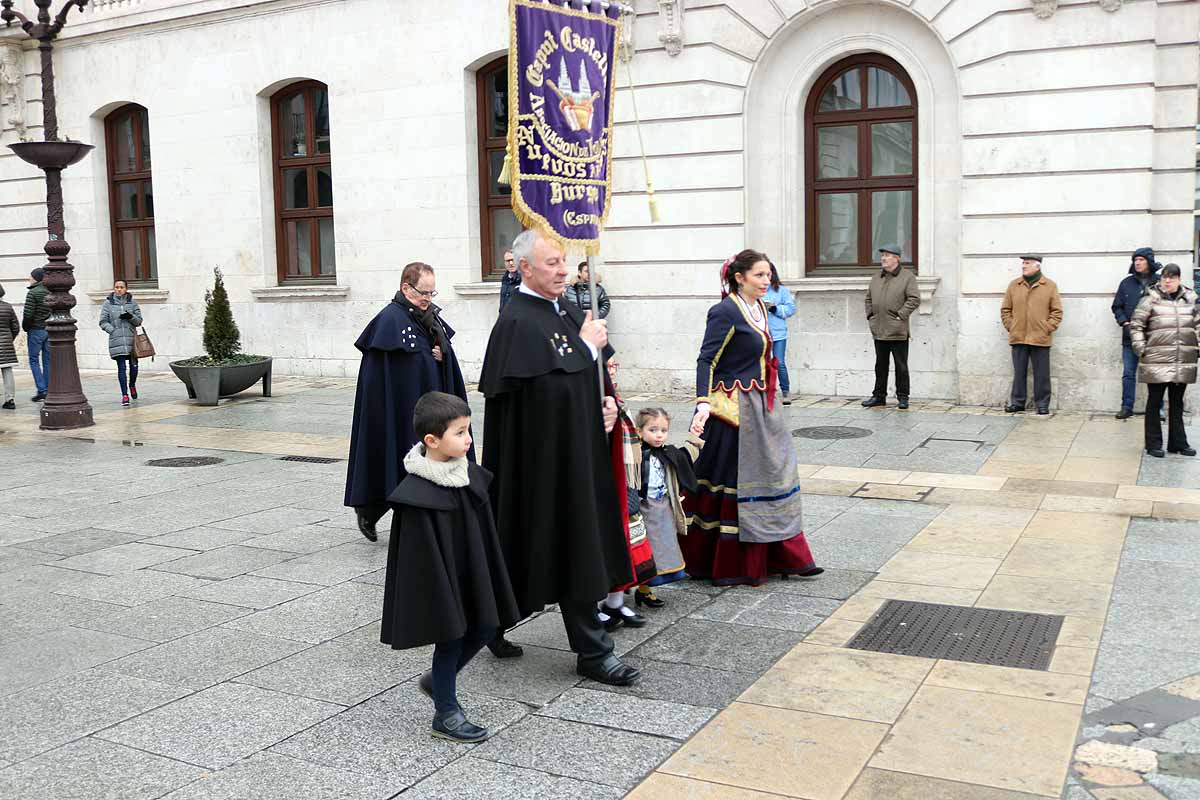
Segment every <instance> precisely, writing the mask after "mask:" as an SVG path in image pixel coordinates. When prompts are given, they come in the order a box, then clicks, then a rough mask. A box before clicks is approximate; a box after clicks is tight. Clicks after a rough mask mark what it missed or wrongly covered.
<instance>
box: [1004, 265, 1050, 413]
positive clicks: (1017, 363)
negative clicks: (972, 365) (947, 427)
mask: <svg viewBox="0 0 1200 800" xmlns="http://www.w3.org/2000/svg"><path fill="white" fill-rule="evenodd" d="M1062 318H1063V307H1062V298H1061V297H1059V296H1058V284H1056V283H1055V282H1054V281H1052V280H1050V279H1049V278H1047V277H1046V276H1045V275H1043V274H1042V257H1041V256H1021V277H1019V278H1017V279H1016V280H1014V281H1013V282H1012V283H1010V284H1009V285H1008V291H1007V292H1005V293H1004V302H1003V303H1001V304H1000V321H1001V322H1003V323H1004V329H1005V330H1006V331H1008V343H1009V344H1010V345H1012V359H1013V384H1012V396H1011V398H1010V399H1009V403H1008V405H1007V406H1006V407H1005V408H1004V410H1005V411H1007V412H1008V413H1010V414H1016V413H1019V412H1021V411H1024V410H1025V401H1026V375H1027V374H1028V372H1029V363H1030V362H1033V402H1034V405H1035V406H1037V413H1038V414H1039V415H1041V416H1047V415H1049V413H1050V337H1051V336H1052V335H1053V334H1054V331H1056V330H1057V329H1058V326H1059V325H1061V324H1062Z"/></svg>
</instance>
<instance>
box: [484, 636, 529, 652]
mask: <svg viewBox="0 0 1200 800" xmlns="http://www.w3.org/2000/svg"><path fill="white" fill-rule="evenodd" d="M487 648H488V650H491V651H492V655H494V656H495V657H496V658H520V657H521V656H523V655H525V648H523V647H521V645H519V644H513V643H512V642H510V641H509V640H508V639H505V638H504V634H500V635H499V636H497V637H496V638H495V639H492V640H491V641H490V642H488V646H487Z"/></svg>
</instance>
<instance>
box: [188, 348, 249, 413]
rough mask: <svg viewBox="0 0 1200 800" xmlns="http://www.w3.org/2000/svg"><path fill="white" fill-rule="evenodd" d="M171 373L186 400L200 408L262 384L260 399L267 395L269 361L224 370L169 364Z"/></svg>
mask: <svg viewBox="0 0 1200 800" xmlns="http://www.w3.org/2000/svg"><path fill="white" fill-rule="evenodd" d="M171 371H172V372H174V373H175V377H177V378H179V380H181V381H183V385H184V386H185V387H186V388H187V393H188V397H190V398H192V399H193V400H195V401H197V402H198V403H199V404H200V405H202V406H215V405H216V404H217V401H218V400H219V399H220V398H222V397H230V396H232V395H235V394H237V393H239V392H244V391H246V390H247V389H249V388H250V387H251V386H253V385H254V384H256V383H258V382H259V380H261V381H262V391H263V397H270V396H271V359H270V358H264V359H263V360H262V361H253V362H251V363H249V364H233V365H230V366H224V367H188V366H183V365H182V364H180V362H178V361H173V362H171Z"/></svg>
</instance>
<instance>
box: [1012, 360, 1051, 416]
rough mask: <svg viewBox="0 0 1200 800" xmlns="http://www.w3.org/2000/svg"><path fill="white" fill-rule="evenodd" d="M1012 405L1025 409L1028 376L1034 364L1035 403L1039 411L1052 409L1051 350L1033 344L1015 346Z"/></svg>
mask: <svg viewBox="0 0 1200 800" xmlns="http://www.w3.org/2000/svg"><path fill="white" fill-rule="evenodd" d="M1012 358H1013V385H1012V404H1013V405H1014V406H1018V407H1020V408H1025V396H1026V394H1027V392H1026V376H1027V375H1028V374H1029V364H1030V363H1031V362H1032V363H1033V402H1034V405H1036V406H1037V408H1038V410H1039V411H1041V410H1043V409H1048V408H1050V348H1049V347H1038V346H1037V345H1032V344H1014V345H1013V346H1012Z"/></svg>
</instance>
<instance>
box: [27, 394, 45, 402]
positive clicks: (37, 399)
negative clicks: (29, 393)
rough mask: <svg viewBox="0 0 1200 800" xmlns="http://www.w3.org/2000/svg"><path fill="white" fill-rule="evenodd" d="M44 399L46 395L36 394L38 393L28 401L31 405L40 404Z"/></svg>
mask: <svg viewBox="0 0 1200 800" xmlns="http://www.w3.org/2000/svg"><path fill="white" fill-rule="evenodd" d="M45 399H46V393H45V392H38V393H37V394H35V395H34V396H33V397H31V398H29V401H30V402H31V403H40V402H42V401H43V400H45Z"/></svg>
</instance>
